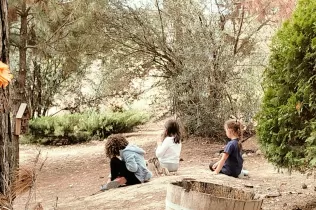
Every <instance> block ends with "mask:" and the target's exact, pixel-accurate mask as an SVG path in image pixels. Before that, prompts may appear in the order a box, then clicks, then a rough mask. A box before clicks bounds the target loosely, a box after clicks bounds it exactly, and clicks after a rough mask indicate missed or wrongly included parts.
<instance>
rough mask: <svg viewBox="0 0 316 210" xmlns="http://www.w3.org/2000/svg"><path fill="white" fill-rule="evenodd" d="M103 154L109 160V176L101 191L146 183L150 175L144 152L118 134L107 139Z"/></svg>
mask: <svg viewBox="0 0 316 210" xmlns="http://www.w3.org/2000/svg"><path fill="white" fill-rule="evenodd" d="M105 153H106V156H107V157H108V158H110V169H111V175H110V178H109V180H108V182H107V184H105V185H103V186H102V187H101V191H104V190H108V189H112V188H117V187H119V186H121V185H134V184H140V183H143V182H145V181H148V180H149V179H150V178H151V177H152V174H151V172H150V171H149V170H148V169H147V167H146V162H145V159H144V154H145V151H144V150H143V149H141V148H139V147H137V146H136V145H131V144H129V143H128V141H127V140H126V139H125V137H124V136H122V135H120V134H115V135H111V136H109V137H108V139H107V142H106V144H105Z"/></svg>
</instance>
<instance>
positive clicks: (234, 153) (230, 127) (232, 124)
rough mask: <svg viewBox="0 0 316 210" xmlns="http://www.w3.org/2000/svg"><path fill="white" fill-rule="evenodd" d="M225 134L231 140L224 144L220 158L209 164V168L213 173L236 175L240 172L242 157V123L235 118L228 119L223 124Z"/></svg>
mask: <svg viewBox="0 0 316 210" xmlns="http://www.w3.org/2000/svg"><path fill="white" fill-rule="evenodd" d="M224 128H225V131H226V136H227V137H228V138H230V139H231V140H230V141H229V142H228V144H227V145H226V146H225V149H224V152H223V155H222V157H221V159H220V160H219V161H218V162H216V163H211V164H210V169H211V170H212V171H214V172H215V174H218V173H222V174H226V175H228V176H233V177H236V178H237V177H238V176H239V175H240V174H241V172H242V167H243V158H242V156H241V150H242V146H241V142H240V140H239V139H240V138H241V135H242V125H241V123H240V122H238V121H237V120H228V121H226V122H225V124H224Z"/></svg>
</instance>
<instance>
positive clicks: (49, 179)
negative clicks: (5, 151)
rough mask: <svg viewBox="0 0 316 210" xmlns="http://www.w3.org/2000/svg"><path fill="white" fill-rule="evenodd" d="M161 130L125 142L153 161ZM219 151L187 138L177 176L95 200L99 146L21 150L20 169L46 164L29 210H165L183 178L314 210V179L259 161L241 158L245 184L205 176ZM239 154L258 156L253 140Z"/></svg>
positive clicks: (20, 202)
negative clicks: (173, 185)
mask: <svg viewBox="0 0 316 210" xmlns="http://www.w3.org/2000/svg"><path fill="white" fill-rule="evenodd" d="M162 128H163V122H158V123H151V124H147V125H145V126H141V127H140V128H138V130H137V131H136V132H133V133H128V134H125V135H126V136H127V138H128V140H129V141H130V142H132V143H134V144H137V145H139V146H141V147H143V148H144V149H145V150H146V151H147V154H146V158H150V157H152V156H153V155H154V147H155V141H156V139H157V138H159V137H160V134H161V132H162V130H161V129H162ZM223 146H224V144H220V143H210V142H209V141H208V140H207V139H200V138H191V139H189V140H187V141H186V142H184V143H183V149H182V155H181V157H182V158H183V159H184V161H182V162H181V167H180V170H179V172H178V173H177V175H174V176H164V177H154V178H153V179H152V180H151V181H150V182H148V183H144V184H140V185H135V186H129V187H122V188H118V189H113V190H109V191H106V192H103V193H99V194H96V195H92V194H94V193H95V192H97V191H98V190H99V187H100V185H101V184H103V183H105V182H106V179H107V175H108V174H109V168H108V167H109V162H108V160H107V159H106V158H105V155H104V141H98V142H89V143H86V144H81V145H72V146H61V147H43V146H34V145H21V148H20V151H21V153H20V162H21V163H20V165H21V166H27V165H28V166H32V164H33V162H34V158H35V157H36V154H37V153H38V151H41V154H42V155H41V157H42V160H43V159H45V158H47V159H46V162H45V165H44V167H43V169H42V171H41V172H40V174H39V176H38V180H37V185H36V194H35V195H36V196H35V198H34V199H32V200H31V205H30V209H32V208H31V207H32V206H34V205H35V203H36V202H40V203H41V204H42V206H43V208H44V209H45V210H47V209H60V210H66V209H70V210H72V209H73V210H88V209H91V210H92V209H94V210H99V209H100V210H103V209H104V210H105V209H107V210H110V209H113V210H114V209H132V210H134V209H139V210H145V209H148V210H149V209H157V210H160V209H165V198H166V188H167V185H168V184H169V183H170V182H172V181H176V180H181V179H182V178H188V177H189V178H195V179H197V180H202V181H207V182H213V183H219V184H224V185H228V186H233V187H238V188H241V189H244V190H246V191H253V192H255V193H257V194H259V195H260V196H262V197H264V196H266V195H275V194H278V193H279V192H280V194H281V195H279V196H277V197H273V198H265V199H264V202H263V206H262V209H263V210H280V209H297V210H299V209H304V210H307V209H316V208H315V207H314V206H316V204H315V205H314V204H313V198H316V196H315V195H316V192H315V190H316V189H315V186H316V182H315V179H314V177H309V178H307V176H306V175H303V174H299V173H292V174H291V175H289V174H288V173H286V172H284V173H283V172H280V173H278V172H277V171H276V170H275V169H274V167H273V166H272V165H271V164H269V163H267V161H266V160H265V159H264V157H262V156H261V155H251V156H248V157H246V158H245V163H244V166H245V168H246V169H248V170H249V171H250V178H247V179H235V178H232V177H227V176H225V175H213V174H212V173H211V172H210V171H209V170H208V164H209V162H211V161H213V160H216V159H218V156H217V155H216V152H217V151H219V150H220V149H221V148H222V147H223ZM244 148H245V149H253V150H257V149H258V147H257V144H256V141H255V139H250V140H249V141H247V142H246V143H245V145H244ZM302 184H306V185H307V189H302ZM245 185H250V186H253V188H248V187H246V186H245ZM27 197H28V196H27V195H24V196H22V197H19V198H17V199H16V200H15V205H14V209H25V203H26V201H27ZM35 199H36V200H35ZM307 203H308V204H309V205H308V206H306V204H307ZM56 206H57V207H56Z"/></svg>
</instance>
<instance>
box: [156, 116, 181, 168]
mask: <svg viewBox="0 0 316 210" xmlns="http://www.w3.org/2000/svg"><path fill="white" fill-rule="evenodd" d="M181 147H182V144H181V134H180V127H179V124H178V122H177V121H176V120H169V121H167V123H166V125H165V132H164V134H163V138H162V139H160V140H157V149H156V156H157V158H158V160H159V163H160V165H161V166H162V167H163V168H167V169H168V171H169V172H176V171H177V170H178V168H179V161H180V153H181Z"/></svg>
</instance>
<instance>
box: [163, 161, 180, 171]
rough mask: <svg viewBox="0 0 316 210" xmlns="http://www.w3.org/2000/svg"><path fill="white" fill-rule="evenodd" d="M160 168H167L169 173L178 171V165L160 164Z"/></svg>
mask: <svg viewBox="0 0 316 210" xmlns="http://www.w3.org/2000/svg"><path fill="white" fill-rule="evenodd" d="M160 166H161V167H163V168H167V169H168V171H169V172H176V171H178V169H179V163H160Z"/></svg>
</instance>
